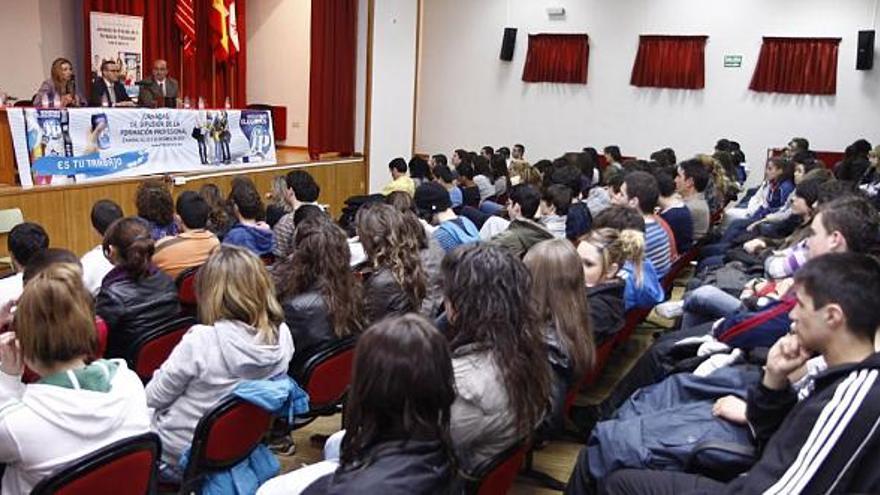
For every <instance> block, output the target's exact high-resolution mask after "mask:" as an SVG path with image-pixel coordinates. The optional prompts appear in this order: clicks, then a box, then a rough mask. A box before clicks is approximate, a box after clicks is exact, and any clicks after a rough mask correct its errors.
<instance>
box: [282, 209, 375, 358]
mask: <svg viewBox="0 0 880 495" xmlns="http://www.w3.org/2000/svg"><path fill="white" fill-rule="evenodd" d="M350 258H351V250H350V249H349V246H348V239H346V237H345V232H344V231H343V230H342V229H341V228H340V227H339V226H337V225H336V224H334V223H333V221H332V220H330V218H329V217H328V216H326V215H316V216H314V217H313V218H309V219H307V220H304V221H302V222H300V223H299V225H298V226H297V228H296V249H295V250H294V251H293V254H292V255H291V256H290V258H288V259H286V260H282V261H281V262H279V263H278V264H277V266H276V270H275V273H276V278H277V280H278V299H279V301H281V307H282V309H284V321H285V322H286V323H287V327H288V328H290V333H291V334H292V335H293V341H294V342H296V347H297V350H296V351H297V356H301V355H304V356H308V355H309V353H310V351H312V350H314V349H316V348H318V347H320V346H321V345H322V344H326V343H329V342H333V341H335V340H337V339H341V338H343V337H346V336H349V335H353V334H356V333H359V332H360V331H361V329H362V328H363V293H362V290H361V284H360V282H359V281H358V280H357V278H356V277H355V275H354V272H353V271H352V270H351V268H350V267H349V259H350Z"/></svg>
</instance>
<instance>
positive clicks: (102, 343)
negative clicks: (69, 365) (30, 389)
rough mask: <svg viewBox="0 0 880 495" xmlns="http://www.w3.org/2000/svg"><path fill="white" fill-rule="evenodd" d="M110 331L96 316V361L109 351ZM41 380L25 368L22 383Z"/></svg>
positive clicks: (104, 322) (101, 319) (102, 320)
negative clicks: (108, 337)
mask: <svg viewBox="0 0 880 495" xmlns="http://www.w3.org/2000/svg"><path fill="white" fill-rule="evenodd" d="M108 331H109V329H108V327H107V322H106V321H104V319H103V318H101V317H100V316H95V332H96V333H97V334H98V354H97V355H96V356H94V358H95V359H101V358H102V357H104V351H106V350H107V333H108ZM0 333H3V332H0ZM39 379H40V375H38V374H36V373H34V371H33V370H32V369H30V368H28V367H27V366H25V367H24V373H23V374H22V376H21V381H22V383H36V382H37V381H38V380H39Z"/></svg>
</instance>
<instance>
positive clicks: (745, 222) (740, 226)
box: [721, 217, 756, 244]
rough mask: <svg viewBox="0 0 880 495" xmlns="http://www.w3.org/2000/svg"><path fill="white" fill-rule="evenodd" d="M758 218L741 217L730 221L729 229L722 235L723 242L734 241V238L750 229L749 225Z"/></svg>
mask: <svg viewBox="0 0 880 495" xmlns="http://www.w3.org/2000/svg"><path fill="white" fill-rule="evenodd" d="M755 220H756V219H753V218H751V217H746V218H741V219H739V220H734V221H732V222H730V225H728V227H727V230H725V231H724V234H723V235H722V236H721V242H723V243H728V244H730V243H733V240H734V239H736V238H737V237H739V236H740V234H742V233H743V232H745V231H746V229H748V227H749V225H751V224H752V222H754V221H755Z"/></svg>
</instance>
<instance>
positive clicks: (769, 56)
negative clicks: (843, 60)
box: [749, 37, 840, 95]
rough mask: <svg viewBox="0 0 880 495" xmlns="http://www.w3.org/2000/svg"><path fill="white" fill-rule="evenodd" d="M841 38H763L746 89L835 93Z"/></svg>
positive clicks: (771, 91)
mask: <svg viewBox="0 0 880 495" xmlns="http://www.w3.org/2000/svg"><path fill="white" fill-rule="evenodd" d="M839 45H840V38H769V37H765V38H764V43H763V44H762V45H761V54H760V56H759V57H758V63H757V65H756V66H755V73H754V75H752V83H751V84H750V85H749V89H751V90H752V91H761V92H766V93H791V94H810V95H833V94H835V93H837V49H838V46H839Z"/></svg>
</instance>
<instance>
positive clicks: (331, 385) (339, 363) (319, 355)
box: [292, 336, 356, 413]
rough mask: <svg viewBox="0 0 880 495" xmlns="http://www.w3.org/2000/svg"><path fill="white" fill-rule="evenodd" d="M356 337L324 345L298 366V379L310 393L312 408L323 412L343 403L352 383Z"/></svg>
mask: <svg viewBox="0 0 880 495" xmlns="http://www.w3.org/2000/svg"><path fill="white" fill-rule="evenodd" d="M355 341H356V340H355V337H353V336H352V337H346V338H344V339H341V340H337V341H335V342H332V343H331V344H328V345H326V346H322V347H321V348H319V349H318V350H317V351H316V352H314V353H313V354H312V355H311V356H309V357H308V358H307V359H306V361H305V363H304V364H303V365H302V366H301V367H299V368H298V369H296V370H294V371H293V373H292V374H293V375H294V378H295V379H296V381H297V382H298V383H300V384H301V385H302V387H303V389H305V391H306V392H308V394H309V409H310V410H311V412H313V413H319V412H320V411H321V410H323V409H328V408H332V407H335V406H336V405H337V404H339V403H341V402H342V399H343V398H344V397H345V393H346V392H347V391H348V386H349V385H350V384H351V369H352V366H353V364H354V346H355Z"/></svg>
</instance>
